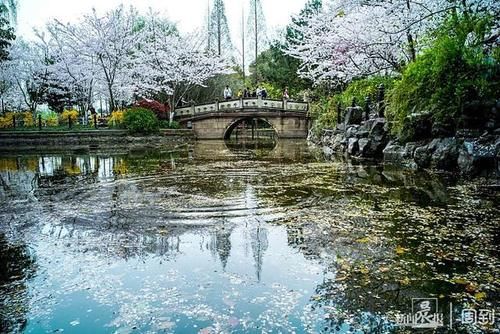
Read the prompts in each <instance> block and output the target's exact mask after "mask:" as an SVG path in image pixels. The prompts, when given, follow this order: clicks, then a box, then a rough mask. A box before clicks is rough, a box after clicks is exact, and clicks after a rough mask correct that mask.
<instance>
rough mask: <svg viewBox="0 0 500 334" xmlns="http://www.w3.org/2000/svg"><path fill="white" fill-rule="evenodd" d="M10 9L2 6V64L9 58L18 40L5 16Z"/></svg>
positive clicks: (0, 7)
mask: <svg viewBox="0 0 500 334" xmlns="http://www.w3.org/2000/svg"><path fill="white" fill-rule="evenodd" d="M7 11H8V8H7V7H6V6H5V5H4V4H0V62H2V61H5V60H7V59H8V58H9V47H10V46H11V44H12V41H13V40H14V39H15V38H16V36H15V35H14V28H12V27H11V26H10V21H9V19H8V16H7V15H6V14H5V13H6V12H7Z"/></svg>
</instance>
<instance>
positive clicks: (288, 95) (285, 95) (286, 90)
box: [283, 87, 290, 100]
mask: <svg viewBox="0 0 500 334" xmlns="http://www.w3.org/2000/svg"><path fill="white" fill-rule="evenodd" d="M283 100H290V94H288V87H285V90H284V91H283Z"/></svg>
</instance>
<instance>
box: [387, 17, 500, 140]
mask: <svg viewBox="0 0 500 334" xmlns="http://www.w3.org/2000/svg"><path fill="white" fill-rule="evenodd" d="M487 22H488V20H485V19H480V18H471V17H468V18H461V17H457V16H453V17H452V18H450V19H449V20H448V21H447V22H446V23H445V24H444V25H443V26H442V27H441V28H440V29H439V30H438V32H437V34H436V36H435V37H436V38H435V40H434V41H433V43H432V44H431V45H430V47H429V48H427V49H426V50H425V51H424V52H423V53H422V54H421V55H420V56H419V57H417V60H416V61H415V62H413V63H410V64H409V65H408V66H407V67H406V68H405V70H404V72H403V75H402V77H401V79H400V80H398V81H397V82H396V84H395V86H394V89H393V90H392V91H391V92H390V94H389V99H388V102H389V105H388V110H387V116H388V118H389V119H390V120H391V121H393V127H392V132H393V133H394V134H395V135H397V136H398V137H399V138H400V139H401V140H402V141H408V140H412V139H413V138H412V137H413V136H414V134H413V127H412V126H408V124H409V123H411V121H410V120H409V118H412V117H413V116H414V115H419V114H426V113H430V115H431V121H432V123H433V124H434V126H436V125H437V124H441V125H445V126H446V127H447V128H448V129H447V130H448V131H450V129H449V128H451V132H452V133H453V132H454V131H455V130H456V128H457V126H458V125H459V120H460V118H461V116H462V110H463V109H464V106H466V105H467V104H468V103H471V102H473V101H482V102H481V103H486V102H488V101H489V100H495V99H496V98H498V91H500V87H499V80H498V76H499V69H498V59H495V56H494V55H495V52H496V51H495V48H493V50H492V51H490V52H487V51H486V48H484V46H483V45H482V44H481V43H482V41H483V40H484V37H485V32H486V31H487V30H488V29H487V27H488V23H487ZM496 49H498V47H497V48H496ZM489 53H490V54H489ZM413 118H414V117H413Z"/></svg>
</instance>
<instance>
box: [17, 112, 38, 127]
mask: <svg viewBox="0 0 500 334" xmlns="http://www.w3.org/2000/svg"><path fill="white" fill-rule="evenodd" d="M20 116H21V117H22V120H23V126H25V127H32V126H34V125H35V120H34V119H33V114H32V113H31V112H29V111H25V112H22V113H21V115H20Z"/></svg>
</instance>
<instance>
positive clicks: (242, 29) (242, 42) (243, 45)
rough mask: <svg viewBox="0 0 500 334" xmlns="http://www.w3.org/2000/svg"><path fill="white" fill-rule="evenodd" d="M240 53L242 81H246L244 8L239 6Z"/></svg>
mask: <svg viewBox="0 0 500 334" xmlns="http://www.w3.org/2000/svg"><path fill="white" fill-rule="evenodd" d="M241 55H242V56H243V83H245V81H246V73H245V8H244V7H242V8H241Z"/></svg>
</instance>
